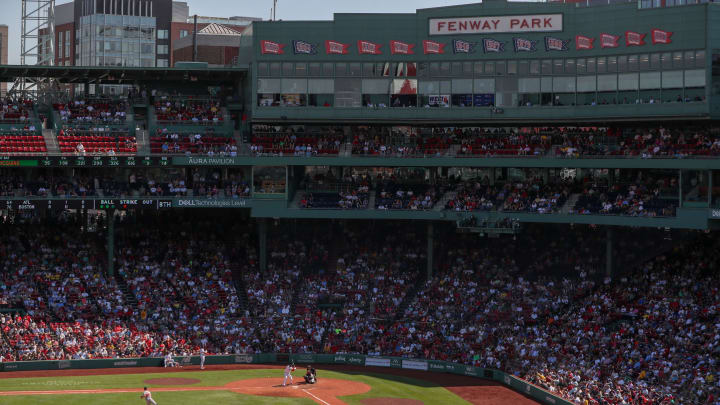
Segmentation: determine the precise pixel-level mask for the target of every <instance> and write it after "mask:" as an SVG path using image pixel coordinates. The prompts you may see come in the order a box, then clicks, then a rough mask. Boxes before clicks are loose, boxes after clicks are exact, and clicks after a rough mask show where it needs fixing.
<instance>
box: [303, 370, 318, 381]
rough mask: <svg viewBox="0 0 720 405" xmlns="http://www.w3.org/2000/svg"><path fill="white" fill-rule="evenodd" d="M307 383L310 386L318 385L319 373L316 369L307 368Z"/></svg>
mask: <svg viewBox="0 0 720 405" xmlns="http://www.w3.org/2000/svg"><path fill="white" fill-rule="evenodd" d="M305 382H306V383H308V384H315V383H317V373H316V371H315V367H313V366H307V373H305Z"/></svg>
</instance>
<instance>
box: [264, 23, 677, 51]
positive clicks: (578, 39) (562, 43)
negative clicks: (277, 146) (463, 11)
mask: <svg viewBox="0 0 720 405" xmlns="http://www.w3.org/2000/svg"><path fill="white" fill-rule="evenodd" d="M672 35H673V33H672V32H670V31H663V30H660V29H652V30H651V31H650V38H651V41H652V44H653V45H656V44H669V43H672ZM646 36H647V34H646V33H641V32H635V31H625V35H624V37H625V46H643V45H645V37H646ZM621 38H622V37H621V36H620V35H615V34H607V33H602V34H600V35H599V37H597V38H595V37H588V36H584V35H576V36H575V38H574V39H572V38H569V39H564V38H557V37H551V36H546V37H545V38H544V41H543V42H544V45H545V51H547V52H551V51H567V50H568V49H569V47H570V43H571V42H573V41H574V42H575V49H576V50H587V49H594V48H595V40H596V39H597V40H599V41H598V44H599V45H598V46H599V47H600V48H603V49H604V48H618V47H620V39H621ZM537 43H538V41H537V40H531V39H527V38H521V37H515V38H513V39H512V49H513V50H514V51H515V52H535V51H536V50H537ZM447 45H448V43H445V42H438V41H430V40H424V41H423V43H422V51H423V53H424V54H425V55H441V54H444V53H445V48H446V47H447ZM451 45H452V48H451V49H452V52H453V53H455V54H458V53H467V54H470V53H475V51H476V50H477V49H478V45H480V48H481V49H482V51H483V53H502V52H505V41H500V40H497V39H493V38H483V39H482V40H481V41H479V42H471V41H465V40H462V39H454V40H452V42H451ZM285 46H286V44H282V43H279V42H273V41H266V40H261V41H260V51H261V52H262V54H264V55H283V54H284V53H285ZM382 46H383V45H382V44H378V43H375V42H371V41H365V40H359V41H357V52H358V54H360V55H382V54H383V51H382V49H381V48H382ZM349 49H350V44H345V43H342V42H338V41H331V40H327V41H325V54H327V55H347V54H348V51H349ZM292 52H293V53H294V54H295V55H315V54H317V53H318V44H314V43H311V42H306V41H299V40H294V41H292ZM390 54H391V55H414V54H415V44H410V43H406V42H402V41H390Z"/></svg>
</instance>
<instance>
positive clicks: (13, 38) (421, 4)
mask: <svg viewBox="0 0 720 405" xmlns="http://www.w3.org/2000/svg"><path fill="white" fill-rule="evenodd" d="M185 1H187V3H188V5H189V6H190V15H192V14H197V15H203V16H213V17H230V16H247V17H260V18H263V19H265V20H267V19H269V17H270V9H271V8H272V3H273V0H185ZM68 2H69V1H67V0H56V1H55V3H56V4H63V3H68ZM473 2H475V1H474V0H395V1H390V2H388V1H387V0H361V1H357V0H278V8H277V19H282V20H332V15H333V13H414V12H415V10H416V9H419V8H429V7H442V6H450V5H457V4H467V3H473ZM0 9H1V10H2V13H0V24H6V25H8V29H9V34H8V39H9V41H8V42H9V46H8V62H9V63H10V64H11V65H14V64H19V63H20V29H21V26H20V17H21V14H22V7H21V0H0Z"/></svg>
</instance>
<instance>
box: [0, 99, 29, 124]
mask: <svg viewBox="0 0 720 405" xmlns="http://www.w3.org/2000/svg"><path fill="white" fill-rule="evenodd" d="M32 111H33V102H32V100H20V101H17V100H12V99H10V98H0V123H24V122H27V121H28V120H30V118H31V117H32V114H33V112H32Z"/></svg>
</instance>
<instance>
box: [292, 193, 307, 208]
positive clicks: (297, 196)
mask: <svg viewBox="0 0 720 405" xmlns="http://www.w3.org/2000/svg"><path fill="white" fill-rule="evenodd" d="M303 196H305V190H297V191H295V195H294V196H293V199H292V201H290V205H289V208H300V200H302V198H303Z"/></svg>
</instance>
